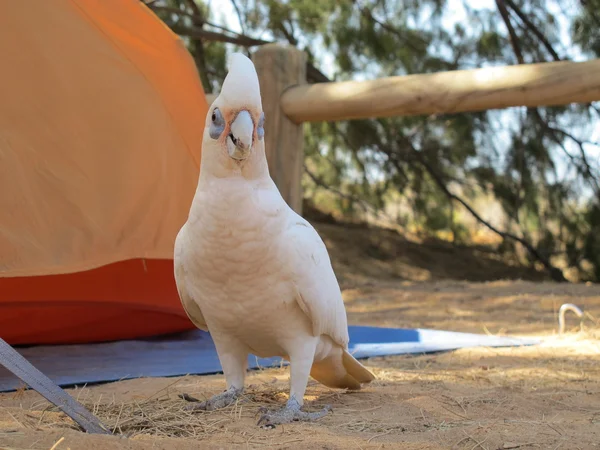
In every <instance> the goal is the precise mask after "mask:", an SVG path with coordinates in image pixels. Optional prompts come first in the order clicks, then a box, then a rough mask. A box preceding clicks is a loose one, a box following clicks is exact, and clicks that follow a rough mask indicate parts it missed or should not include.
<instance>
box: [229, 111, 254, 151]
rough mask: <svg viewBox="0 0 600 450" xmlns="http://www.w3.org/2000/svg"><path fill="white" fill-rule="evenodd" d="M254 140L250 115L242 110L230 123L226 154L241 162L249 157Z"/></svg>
mask: <svg viewBox="0 0 600 450" xmlns="http://www.w3.org/2000/svg"><path fill="white" fill-rule="evenodd" d="M253 138H254V122H253V121H252V116H251V115H250V113H249V112H248V111H247V110H245V109H243V110H241V111H240V112H239V113H238V115H237V116H236V118H235V119H234V120H233V122H232V123H231V127H230V133H229V136H227V152H228V153H229V156H230V157H231V158H233V159H235V160H238V161H241V160H244V159H246V158H247V157H248V156H249V155H250V151H251V150H252V141H253Z"/></svg>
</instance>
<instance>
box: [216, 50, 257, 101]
mask: <svg viewBox="0 0 600 450" xmlns="http://www.w3.org/2000/svg"><path fill="white" fill-rule="evenodd" d="M227 68H228V73H227V76H226V77H225V80H224V81H223V86H222V87H221V94H220V95H219V99H220V100H221V102H222V104H225V105H227V106H228V107H229V108H232V109H237V108H249V109H250V108H251V109H253V110H256V111H258V112H259V113H260V112H262V101H261V97H260V84H259V82H258V75H257V74H256V69H255V68H254V64H253V63H252V61H251V60H250V59H249V58H248V57H246V56H245V55H243V54H242V53H233V54H231V55H230V56H229V57H228V59H227Z"/></svg>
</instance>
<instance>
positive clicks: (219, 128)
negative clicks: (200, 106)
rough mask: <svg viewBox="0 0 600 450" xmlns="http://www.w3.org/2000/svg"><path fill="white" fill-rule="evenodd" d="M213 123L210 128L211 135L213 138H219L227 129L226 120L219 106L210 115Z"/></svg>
mask: <svg viewBox="0 0 600 450" xmlns="http://www.w3.org/2000/svg"><path fill="white" fill-rule="evenodd" d="M210 119H211V123H210V128H209V130H208V131H209V135H210V137H211V138H212V139H219V137H220V136H221V134H222V133H223V131H224V130H225V120H224V119H223V116H222V115H221V111H219V108H215V109H213V111H212V114H211V116H210Z"/></svg>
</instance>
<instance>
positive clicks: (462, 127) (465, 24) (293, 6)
mask: <svg viewBox="0 0 600 450" xmlns="http://www.w3.org/2000/svg"><path fill="white" fill-rule="evenodd" d="M226 2H228V3H229V4H230V5H232V6H233V8H234V9H235V11H236V15H237V17H236V18H231V21H232V22H239V23H241V24H242V28H243V32H244V34H245V35H247V36H251V37H255V38H261V39H266V40H277V41H281V42H289V43H291V44H292V45H295V46H297V47H299V48H301V49H303V50H305V51H306V52H307V53H308V55H309V60H310V61H311V62H312V63H314V65H315V66H317V67H319V68H321V69H323V70H326V69H327V68H326V67H325V66H324V64H325V62H326V61H331V60H332V61H333V67H330V68H329V69H330V70H329V72H330V75H332V76H333V78H335V79H336V80H346V79H356V78H362V79H365V78H367V79H373V78H377V77H386V76H393V75H404V74H412V73H428V72H438V71H446V70H456V69H470V68H475V67H481V66H490V65H506V64H516V63H518V62H519V61H521V60H522V61H523V62H525V63H532V62H544V61H551V60H553V59H557V58H566V59H574V58H577V59H581V56H582V55H583V56H585V57H595V56H600V0H580V3H578V2H576V3H575V5H576V6H573V7H570V8H566V7H564V6H562V4H561V2H560V0H497V1H496V2H494V3H492V6H493V8H491V9H486V8H484V7H482V6H481V4H480V2H478V1H476V0H463V1H462V2H461V1H450V0H355V1H350V0H337V1H334V0H284V1H280V0H221V2H208V1H206V2H205V0H196V2H195V3H194V2H193V0H169V1H168V2H166V3H168V4H169V6H171V7H173V8H178V9H181V10H182V11H186V12H188V13H190V12H193V11H192V8H191V5H192V4H195V5H197V7H198V8H199V10H200V11H201V14H202V15H203V17H204V18H205V19H206V20H207V21H208V22H211V21H212V22H214V21H216V20H217V19H216V17H217V15H218V14H220V11H219V5H220V4H221V5H222V4H224V3H226ZM156 3H157V4H160V3H161V2H160V0H157V2H156ZM162 3H165V2H164V1H163V2H162ZM457 5H459V6H461V10H464V15H463V16H462V17H459V16H457V15H456V14H458V13H459V12H460V11H458V10H457V9H456V8H457ZM497 7H498V8H497ZM501 7H503V8H505V9H506V11H507V15H506V16H503V15H502V14H501V12H500V9H499V8H501ZM457 11H458V12H457ZM160 14H161V17H162V18H163V19H164V20H165V21H167V23H169V24H170V25H172V24H174V23H184V24H186V25H187V26H190V25H191V22H190V20H191V19H190V18H189V17H186V16H183V17H180V18H178V19H174V18H173V15H172V14H163V13H160ZM181 21H183V22H181ZM221 24H222V23H221ZM562 24H566V25H567V29H566V30H563V31H564V32H561V27H562V26H563V25H562ZM195 26H200V27H202V26H206V27H208V28H210V26H209V25H206V24H202V23H196V24H195ZM212 29H213V31H214V28H212ZM509 29H510V30H512V33H513V37H512V38H511V36H510V34H509ZM187 42H188V45H189V48H190V51H191V52H192V54H193V55H194V57H195V59H196V62H197V64H198V67H199V70H200V73H201V75H202V77H203V78H202V79H203V82H204V85H205V88H207V90H216V89H218V87H219V83H220V81H221V80H222V79H223V77H224V75H225V55H226V51H231V50H233V49H239V48H238V47H233V48H228V47H227V46H226V45H225V44H223V43H220V42H210V41H199V40H188V41H187ZM573 82H574V83H576V82H577V80H573ZM598 119H599V112H598V108H597V107H594V105H568V106H559V107H548V108H537V109H527V108H513V109H511V110H506V111H485V112H478V113H471V114H454V115H448V116H431V117H393V118H385V119H371V120H360V121H348V122H339V123H335V124H330V123H318V124H306V125H305V150H306V167H307V173H308V174H309V175H310V176H309V177H308V178H307V179H306V180H305V181H304V183H305V186H306V188H307V189H306V192H307V195H310V196H313V197H315V198H316V197H319V192H322V191H323V190H324V189H327V188H329V189H331V190H332V191H334V192H335V196H334V197H331V196H329V197H327V199H328V200H327V202H328V203H329V206H330V207H332V208H337V209H338V211H339V212H341V213H342V214H346V215H349V216H356V215H360V214H362V213H364V211H365V205H368V206H369V208H370V210H383V209H384V208H386V207H389V206H390V205H391V204H393V203H394V202H398V201H400V200H402V201H403V202H404V204H407V205H409V210H407V211H405V212H402V213H399V214H398V217H397V221H398V222H399V223H401V224H402V225H407V224H409V223H410V224H412V225H414V226H415V227H416V228H418V229H420V230H421V231H423V232H424V233H439V232H445V231H447V232H449V233H451V234H452V235H453V236H454V238H455V239H456V240H460V241H466V240H468V238H469V232H468V227H467V225H466V222H464V220H465V218H467V217H469V216H470V215H471V214H470V213H469V212H467V210H465V209H464V208H462V207H461V205H460V204H459V203H458V202H457V201H456V198H455V197H453V196H452V195H455V196H458V197H460V199H462V200H463V201H464V202H467V203H469V202H472V205H471V206H473V205H474V204H475V203H473V202H475V201H476V200H477V198H479V197H480V196H481V195H482V194H488V195H490V196H491V197H492V198H493V199H494V201H495V202H497V203H498V204H499V205H500V206H501V209H502V211H503V212H504V216H503V217H502V218H496V219H497V220H496V221H495V223H496V224H498V223H499V222H500V223H502V224H503V228H502V227H500V226H499V225H496V227H497V228H498V227H499V228H502V229H503V230H504V231H506V232H509V233H510V234H511V235H514V236H517V237H520V238H524V239H526V240H527V241H528V242H529V243H530V244H531V248H532V249H533V250H534V251H533V252H532V251H531V249H529V251H528V253H527V255H528V258H529V261H530V262H531V263H532V264H533V263H534V262H535V263H539V262H542V263H543V265H545V266H546V268H547V269H549V270H550V272H552V270H551V269H552V266H553V265H560V266H562V267H563V268H567V267H570V268H575V269H577V270H578V271H579V273H580V274H581V276H582V277H583V278H589V279H594V280H600V237H599V236H600V192H599V183H600V176H599V174H598V164H597V155H598V153H599V151H598V150H600V149H598V148H597V147H595V145H594V144H593V143H589V142H587V141H588V139H589V138H590V130H593V129H594V127H598V126H599V125H598ZM590 152H595V153H590ZM593 155H596V158H594V157H593ZM319 198H325V197H319ZM333 199H335V200H333ZM334 202H335V203H334ZM473 208H474V209H476V208H475V207H474V206H473ZM498 250H499V251H501V252H508V253H513V254H514V253H516V252H517V251H518V250H519V245H518V244H516V243H515V240H514V239H512V238H510V237H507V236H504V237H503V239H502V242H501V244H499V248H498ZM536 252H537V254H536ZM540 258H541V259H540ZM590 268H591V269H590Z"/></svg>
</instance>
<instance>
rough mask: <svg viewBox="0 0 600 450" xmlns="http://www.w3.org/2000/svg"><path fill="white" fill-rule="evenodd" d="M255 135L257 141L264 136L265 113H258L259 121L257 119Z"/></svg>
mask: <svg viewBox="0 0 600 450" xmlns="http://www.w3.org/2000/svg"><path fill="white" fill-rule="evenodd" d="M256 135H257V136H258V139H262V138H263V137H264V136H265V113H264V112H262V113H260V119H258V126H257V127H256Z"/></svg>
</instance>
